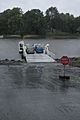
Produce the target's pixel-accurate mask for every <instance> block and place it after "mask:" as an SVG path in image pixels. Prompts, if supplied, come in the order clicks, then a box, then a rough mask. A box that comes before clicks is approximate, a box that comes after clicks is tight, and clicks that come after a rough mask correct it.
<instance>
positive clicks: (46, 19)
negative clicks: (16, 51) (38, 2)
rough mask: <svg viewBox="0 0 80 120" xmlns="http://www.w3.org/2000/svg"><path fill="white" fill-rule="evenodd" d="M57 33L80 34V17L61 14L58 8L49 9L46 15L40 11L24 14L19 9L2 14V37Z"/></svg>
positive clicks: (0, 14)
mask: <svg viewBox="0 0 80 120" xmlns="http://www.w3.org/2000/svg"><path fill="white" fill-rule="evenodd" d="M57 31H60V32H65V33H71V34H74V33H77V32H80V16H79V17H74V15H70V14H69V13H66V14H64V13H59V11H58V10H57V8H56V7H50V8H48V9H47V10H46V12H45V15H44V14H43V12H42V11H41V10H39V9H32V10H28V11H27V12H26V13H23V11H22V9H21V8H18V7H16V8H13V9H7V10H5V11H3V12H2V13H0V35H13V34H14V35H21V36H23V35H27V34H36V35H45V34H47V33H48V32H50V33H56V32H57Z"/></svg>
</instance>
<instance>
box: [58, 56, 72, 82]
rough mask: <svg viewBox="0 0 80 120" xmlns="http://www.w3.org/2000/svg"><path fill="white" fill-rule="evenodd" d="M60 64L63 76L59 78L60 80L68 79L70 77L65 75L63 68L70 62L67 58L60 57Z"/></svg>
mask: <svg viewBox="0 0 80 120" xmlns="http://www.w3.org/2000/svg"><path fill="white" fill-rule="evenodd" d="M60 63H61V64H63V65H64V75H63V76H59V78H60V79H63V80H65V79H70V76H66V75H65V66H66V65H68V64H69V63H70V60H69V58H68V57H67V56H62V57H61V59H60Z"/></svg>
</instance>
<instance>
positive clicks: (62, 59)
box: [60, 56, 70, 65]
mask: <svg viewBox="0 0 80 120" xmlns="http://www.w3.org/2000/svg"><path fill="white" fill-rule="evenodd" d="M60 62H61V63H62V64H63V65H67V64H69V62H70V60H69V58H68V57H67V56H62V57H61V59H60Z"/></svg>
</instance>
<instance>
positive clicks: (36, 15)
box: [23, 9, 46, 35]
mask: <svg viewBox="0 0 80 120" xmlns="http://www.w3.org/2000/svg"><path fill="white" fill-rule="evenodd" d="M23 20H24V32H25V34H38V35H42V34H45V26H46V25H45V18H44V15H43V13H42V12H41V11H40V10H39V9H32V10H31V11H27V12H26V13H25V14H24V15H23Z"/></svg>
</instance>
